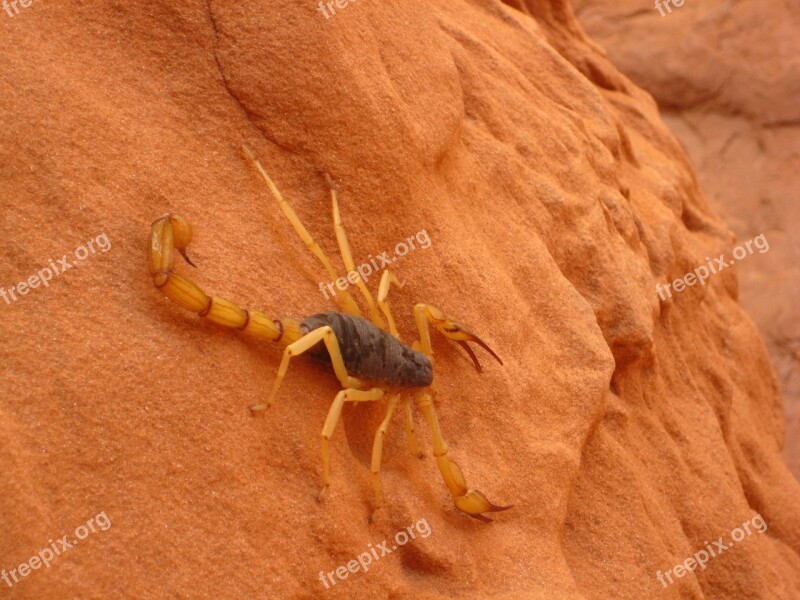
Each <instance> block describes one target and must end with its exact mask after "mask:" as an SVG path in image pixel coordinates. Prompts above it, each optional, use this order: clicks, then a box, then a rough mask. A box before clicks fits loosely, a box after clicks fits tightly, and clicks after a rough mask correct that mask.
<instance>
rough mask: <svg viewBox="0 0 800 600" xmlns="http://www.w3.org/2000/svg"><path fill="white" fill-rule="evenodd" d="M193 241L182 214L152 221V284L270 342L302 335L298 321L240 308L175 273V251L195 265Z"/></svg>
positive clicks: (191, 306) (208, 315)
mask: <svg viewBox="0 0 800 600" xmlns="http://www.w3.org/2000/svg"><path fill="white" fill-rule="evenodd" d="M191 240H192V227H191V225H189V223H188V222H187V221H186V219H184V218H183V217H181V216H179V215H176V214H172V213H167V214H165V215H163V216H162V217H160V218H159V219H156V220H155V221H154V222H153V225H152V228H151V230H150V244H149V246H148V248H147V259H148V264H149V267H150V275H151V276H152V277H153V283H154V284H155V286H156V287H157V288H158V289H159V290H161V292H162V293H163V294H164V295H165V296H166V297H167V298H169V299H170V300H172V301H173V302H175V303H176V304H178V305H179V306H181V307H183V308H185V309H186V310H190V311H192V312H194V313H197V314H198V315H200V316H201V317H205V318H206V319H208V320H209V321H213V322H214V323H218V324H219V325H223V326H225V327H230V328H232V329H238V330H241V331H246V332H247V333H250V334H252V335H255V336H258V337H261V338H266V339H268V340H271V341H275V342H277V341H281V342H282V343H284V344H290V343H292V342H294V341H296V340H297V339H299V338H300V337H301V333H300V326H299V324H298V323H296V322H295V321H292V320H289V319H282V320H275V319H271V318H269V317H267V316H266V315H264V314H263V313H261V312H259V311H257V310H245V309H243V308H240V307H239V306H238V305H236V304H234V303H233V302H231V301H230V300H226V299H224V298H220V297H218V296H208V295H206V293H205V292H204V291H203V290H202V289H200V288H199V287H198V286H197V285H196V284H195V283H193V282H191V281H189V280H188V279H186V278H185V277H182V276H181V275H178V274H177V273H175V272H174V270H173V267H174V262H175V251H177V252H178V253H180V255H181V256H183V258H184V259H185V260H186V262H188V263H189V264H190V265H192V266H195V265H194V263H193V262H192V261H191V260H190V259H189V257H188V255H187V254H186V247H187V246H188V245H189V242H190V241H191Z"/></svg>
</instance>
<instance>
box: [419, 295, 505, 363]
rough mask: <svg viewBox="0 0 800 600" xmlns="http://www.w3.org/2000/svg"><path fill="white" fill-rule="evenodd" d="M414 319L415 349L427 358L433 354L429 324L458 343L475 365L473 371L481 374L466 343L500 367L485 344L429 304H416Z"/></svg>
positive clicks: (474, 357)
mask: <svg viewBox="0 0 800 600" xmlns="http://www.w3.org/2000/svg"><path fill="white" fill-rule="evenodd" d="M414 319H415V320H416V322H417V328H418V329H419V342H417V343H416V344H415V348H416V349H418V350H420V351H421V352H424V353H425V354H427V355H428V356H431V355H432V354H433V349H432V347H431V334H430V329H429V327H428V325H429V324H430V325H433V327H434V329H436V330H437V331H438V332H439V333H441V334H442V335H443V336H445V337H446V338H447V339H449V340H453V341H454V342H458V344H459V345H460V346H461V347H462V348H464V350H466V352H467V354H469V357H470V358H471V359H472V362H473V363H474V364H475V369H476V370H477V371H478V373H480V372H481V365H480V363H479V362H478V357H477V356H475V353H474V352H473V351H472V348H470V347H469V345H468V344H467V342H475V343H476V344H478V345H479V346H480V347H481V348H483V349H484V350H486V351H487V352H488V353H489V354H491V355H492V356H493V357H494V358H495V359H496V360H497V362H499V363H500V364H501V365H502V364H503V361H502V360H500V357H499V356H497V354H495V353H494V350H492V349H491V348H489V346H488V345H487V344H486V342H484V341H483V340H482V339H481V338H479V337H478V336H477V335H475V334H474V333H472V332H471V331H469V330H467V329H465V328H464V327H463V326H462V325H459V324H458V323H456V322H455V321H453V320H452V319H451V318H450V317H448V316H447V315H446V314H444V313H443V312H442V311H441V310H439V309H438V308H436V307H435V306H431V305H430V304H417V305H416V306H415V307H414Z"/></svg>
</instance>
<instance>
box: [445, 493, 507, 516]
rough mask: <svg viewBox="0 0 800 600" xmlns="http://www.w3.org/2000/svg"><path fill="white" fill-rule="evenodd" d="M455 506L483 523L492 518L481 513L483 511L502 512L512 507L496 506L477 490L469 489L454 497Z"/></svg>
mask: <svg viewBox="0 0 800 600" xmlns="http://www.w3.org/2000/svg"><path fill="white" fill-rule="evenodd" d="M454 500H455V503H456V507H457V508H458V509H459V510H460V511H461V512H464V513H466V514H468V515H469V516H470V517H472V518H473V519H477V520H478V521H482V522H484V523H491V522H492V519H490V518H489V517H487V516H486V515H482V514H481V513H484V512H502V511H504V510H508V509H510V508H513V505H511V506H497V505H495V504H492V503H491V502H489V500H488V499H487V498H486V496H484V495H483V494H482V493H481V492H479V491H478V490H474V489H471V490H469V491H467V493H466V494H465V495H463V496H457V497H456V498H455V499H454Z"/></svg>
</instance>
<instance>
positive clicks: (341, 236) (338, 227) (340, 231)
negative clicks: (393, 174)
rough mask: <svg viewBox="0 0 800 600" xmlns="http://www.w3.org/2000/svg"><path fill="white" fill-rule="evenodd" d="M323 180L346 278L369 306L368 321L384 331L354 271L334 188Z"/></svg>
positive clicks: (327, 177) (380, 319)
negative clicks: (353, 284)
mask: <svg viewBox="0 0 800 600" xmlns="http://www.w3.org/2000/svg"><path fill="white" fill-rule="evenodd" d="M325 178H326V180H327V181H328V185H329V186H330V188H331V204H332V205H333V229H334V231H335V232H336V241H337V242H338V243H339V252H340V254H341V255H342V261H343V262H344V267H345V269H347V277H348V279H349V278H350V277H353V278H354V279H355V280H356V286H357V287H358V289H359V290H360V291H361V294H362V295H363V296H364V299H365V300H366V302H367V305H368V306H369V312H370V320H371V321H372V322H373V323H374V324H375V325H377V326H378V327H380V328H381V329H384V328H385V323H384V322H383V319H382V318H381V315H380V314H379V313H378V309H377V307H376V306H375V301H374V300H373V299H372V294H370V293H369V290H368V289H367V286H366V284H365V283H364V280H363V279H362V277H361V273H360V272H359V271H357V270H356V265H355V262H353V253H352V252H351V251H350V243H349V242H348V241H347V234H346V233H345V231H344V225H342V216H341V215H340V214H339V202H338V200H337V199H336V188H335V187H334V185H333V181H332V180H331V178H330V176H329V175H328V174H326V175H325Z"/></svg>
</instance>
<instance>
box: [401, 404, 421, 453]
mask: <svg viewBox="0 0 800 600" xmlns="http://www.w3.org/2000/svg"><path fill="white" fill-rule="evenodd" d="M403 412H404V413H405V421H406V438H407V439H408V449H409V450H411V454H413V455H414V456H416V457H417V458H424V457H425V454H424V453H423V452H422V450H420V449H419V445H418V444H417V436H416V434H415V433H414V415H413V413H412V412H411V402H409V400H408V396H403Z"/></svg>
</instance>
